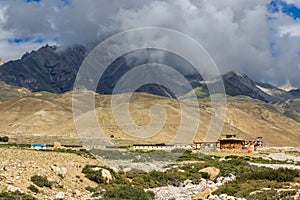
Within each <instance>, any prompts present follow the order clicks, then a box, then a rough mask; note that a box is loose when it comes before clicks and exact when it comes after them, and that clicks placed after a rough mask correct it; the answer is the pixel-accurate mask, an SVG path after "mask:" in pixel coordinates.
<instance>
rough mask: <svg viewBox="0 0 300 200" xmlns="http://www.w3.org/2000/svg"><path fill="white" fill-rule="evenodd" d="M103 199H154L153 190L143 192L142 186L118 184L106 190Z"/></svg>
mask: <svg viewBox="0 0 300 200" xmlns="http://www.w3.org/2000/svg"><path fill="white" fill-rule="evenodd" d="M104 199H105V200H108V199H116V200H117V199H130V200H151V199H154V193H153V192H145V191H144V190H143V189H142V188H135V187H132V186H128V185H126V186H119V187H116V188H112V189H110V190H108V191H107V192H106V193H105V194H104Z"/></svg>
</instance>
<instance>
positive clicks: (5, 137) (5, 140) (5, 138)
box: [0, 136, 9, 142]
mask: <svg viewBox="0 0 300 200" xmlns="http://www.w3.org/2000/svg"><path fill="white" fill-rule="evenodd" d="M8 140H9V138H8V137H7V136H4V137H0V142H8Z"/></svg>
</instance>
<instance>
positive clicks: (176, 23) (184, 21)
mask: <svg viewBox="0 0 300 200" xmlns="http://www.w3.org/2000/svg"><path fill="white" fill-rule="evenodd" d="M292 1H295V2H294V3H297V2H298V1H297V0H288V1H287V2H292ZM268 2H270V1H269V0H264V1H261V0H243V1H237V0H224V1H211V0H191V1H189V0H176V1H173V0H151V1H150V0H139V1H136V0H126V1H119V0H99V1H94V0H86V1H82V0H71V1H70V4H69V5H64V4H63V1H61V0H42V1H41V2H40V3H34V2H32V3H30V4H26V3H25V1H23V0H14V1H8V0H3V1H0V7H4V6H8V8H7V11H6V13H5V14H2V15H1V12H0V31H1V36H0V56H2V57H6V58H7V59H11V58H18V57H20V55H21V54H22V53H23V52H25V51H30V50H32V49H36V48H38V47H39V45H41V44H36V43H32V42H29V43H24V44H20V45H16V44H9V43H8V42H7V40H6V39H7V38H9V37H28V36H43V37H45V38H46V39H48V40H49V41H51V39H52V38H54V37H58V38H59V45H68V44H73V43H86V42H89V41H96V40H101V39H105V38H106V37H108V36H110V35H111V34H113V33H116V32H119V31H122V30H126V29H129V28H135V27H143V26H159V27H166V28H172V29H175V30H178V31H181V32H183V33H186V34H188V35H189V36H191V37H193V38H194V39H195V40H197V41H198V42H199V43H200V44H202V45H203V46H204V47H205V48H206V49H207V50H208V52H209V53H210V54H211V56H212V57H213V59H214V60H215V61H216V63H217V65H218V66H219V67H220V69H221V71H222V72H226V71H229V70H236V71H240V72H241V73H246V74H248V75H250V76H251V77H252V78H255V79H256V80H262V79H264V80H266V81H271V82H273V83H276V84H277V85H281V84H283V83H285V82H286V80H290V81H291V84H294V85H297V86H300V80H299V78H298V77H297V75H299V74H300V69H299V68H298V66H299V63H300V56H299V52H300V37H298V36H299V34H300V31H299V30H300V25H299V21H297V20H294V19H292V18H291V17H289V16H287V15H285V14H284V13H281V12H279V13H268V10H267V6H266V5H267V3H268ZM298 4H300V3H298ZM298 4H297V5H298ZM0 10H1V9H0ZM1 16H2V17H1ZM3 19H5V20H3ZM287 35H289V36H287ZM1 54H2V55H1ZM195 56H197V55H195Z"/></svg>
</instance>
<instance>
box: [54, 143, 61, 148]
mask: <svg viewBox="0 0 300 200" xmlns="http://www.w3.org/2000/svg"><path fill="white" fill-rule="evenodd" d="M53 148H54V149H61V148H62V146H61V144H60V142H53Z"/></svg>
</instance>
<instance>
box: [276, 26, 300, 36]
mask: <svg viewBox="0 0 300 200" xmlns="http://www.w3.org/2000/svg"><path fill="white" fill-rule="evenodd" d="M279 34H280V36H281V37H284V36H291V37H300V24H289V25H283V26H280V27H279Z"/></svg>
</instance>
